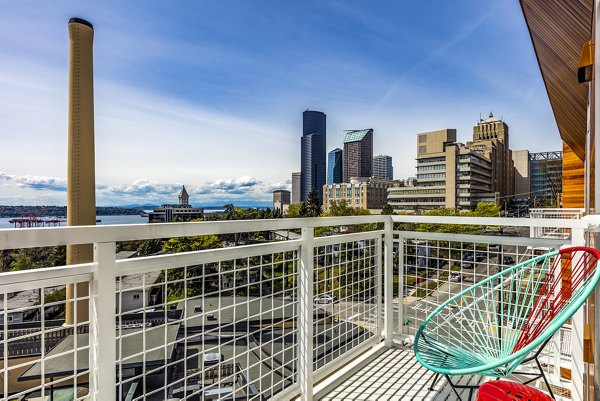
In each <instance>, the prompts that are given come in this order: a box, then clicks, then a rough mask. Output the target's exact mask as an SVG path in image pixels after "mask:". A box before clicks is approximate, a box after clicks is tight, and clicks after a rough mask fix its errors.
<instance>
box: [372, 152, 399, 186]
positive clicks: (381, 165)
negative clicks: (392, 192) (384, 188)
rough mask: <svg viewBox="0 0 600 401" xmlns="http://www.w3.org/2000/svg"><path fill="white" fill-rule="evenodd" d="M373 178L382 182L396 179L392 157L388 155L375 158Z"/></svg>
mask: <svg viewBox="0 0 600 401" xmlns="http://www.w3.org/2000/svg"><path fill="white" fill-rule="evenodd" d="M373 177H374V178H379V179H382V180H393V179H394V166H393V165H392V157H391V156H386V155H377V156H375V157H373Z"/></svg>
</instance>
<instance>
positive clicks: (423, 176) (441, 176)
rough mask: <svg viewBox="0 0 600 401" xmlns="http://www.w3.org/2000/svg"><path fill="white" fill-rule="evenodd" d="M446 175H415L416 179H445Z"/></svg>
mask: <svg viewBox="0 0 600 401" xmlns="http://www.w3.org/2000/svg"><path fill="white" fill-rule="evenodd" d="M445 177H446V173H428V174H419V173H417V178H419V179H421V178H445Z"/></svg>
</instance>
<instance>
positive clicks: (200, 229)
mask: <svg viewBox="0 0 600 401" xmlns="http://www.w3.org/2000/svg"><path fill="white" fill-rule="evenodd" d="M390 217H391V219H392V221H393V222H395V223H429V224H457V225H487V226H511V227H555V228H587V227H588V223H587V222H586V221H585V220H584V219H531V218H505V217H462V216H461V217H458V216H410V215H392V216H388V215H367V216H344V217H313V218H295V219H266V220H226V221H222V220H221V221H202V222H186V223H156V224H121V225H106V226H68V227H42V228H6V229H0V249H20V248H34V247H44V246H59V245H77V244H91V243H102V242H114V241H131V240H143V239H157V238H173V237H185V236H193V235H208V234H233V233H239V232H257V231H275V230H286V229H287V230H291V229H301V228H316V227H327V226H342V225H357V224H372V223H385V222H387V221H390Z"/></svg>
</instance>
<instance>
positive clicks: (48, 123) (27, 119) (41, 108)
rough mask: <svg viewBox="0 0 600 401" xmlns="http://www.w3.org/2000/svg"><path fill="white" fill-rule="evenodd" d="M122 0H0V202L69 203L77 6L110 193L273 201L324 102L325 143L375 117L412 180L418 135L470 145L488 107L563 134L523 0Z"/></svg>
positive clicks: (534, 140)
mask: <svg viewBox="0 0 600 401" xmlns="http://www.w3.org/2000/svg"><path fill="white" fill-rule="evenodd" d="M108 4H109V6H106V5H97V4H78V3H73V2H58V3H56V4H55V3H53V4H43V3H42V4H39V6H38V7H35V8H33V7H27V6H22V5H14V4H13V5H10V6H9V5H3V6H0V11H2V12H1V13H0V21H1V22H2V23H0V32H1V33H2V35H0V37H1V38H0V55H1V57H0V76H2V78H1V79H0V94H1V95H0V102H2V104H3V107H2V108H0V139H1V140H2V143H3V150H4V152H3V155H2V158H0V204H65V203H66V194H65V189H66V157H65V156H66V141H67V135H66V132H67V129H66V121H67V119H66V110H67V107H66V104H67V85H66V82H67V80H66V78H67V68H66V65H67V52H68V35H67V30H66V22H67V21H68V18H69V17H71V16H73V15H78V16H81V17H83V18H87V19H89V20H90V21H91V22H92V23H93V24H94V26H95V28H96V37H95V44H94V46H95V54H94V57H95V60H94V62H95V90H96V93H95V103H96V151H97V161H96V181H97V183H98V185H97V200H98V202H97V203H98V205H109V204H110V205H122V204H130V203H144V202H146V201H149V202H154V201H160V200H163V199H170V198H171V197H172V196H173V194H176V193H177V192H178V190H179V188H180V186H181V185H182V184H185V185H186V187H187V188H189V190H190V192H191V195H192V196H193V197H194V198H195V199H197V200H198V201H197V203H198V204H203V203H219V202H220V203H225V202H233V203H242V202H254V201H256V202H264V203H267V204H268V202H269V200H270V197H271V192H272V190H274V189H282V188H284V189H290V184H291V182H290V181H291V180H290V173H291V172H292V171H298V170H299V169H300V151H299V141H298V137H299V136H300V135H301V133H302V123H301V116H300V114H301V111H302V110H304V109H306V108H310V109H313V110H321V111H323V112H324V113H326V114H327V115H328V117H329V118H328V120H329V121H328V125H329V126H328V131H329V132H328V138H327V149H332V148H334V147H336V145H337V144H339V143H341V141H342V138H343V135H344V132H343V130H344V129H348V128H352V127H357V126H358V127H360V126H369V127H370V126H372V127H373V128H374V129H375V131H376V132H377V133H378V136H377V141H376V144H375V148H374V153H376V154H377V153H381V152H385V153H386V154H389V155H390V156H392V157H393V158H394V159H395V160H396V161H397V162H396V166H395V168H396V171H397V174H396V176H397V177H398V178H405V177H408V176H412V175H414V155H412V154H411V153H412V151H411V149H414V140H415V139H414V138H415V134H416V133H417V132H423V131H428V130H434V129H444V128H457V130H458V138H457V139H458V140H459V141H462V142H465V141H466V140H467V138H469V136H470V130H471V127H472V125H473V123H475V122H476V121H477V119H478V116H479V113H482V114H483V115H486V114H487V113H489V111H490V109H491V110H493V111H494V113H495V114H497V115H499V116H502V117H504V119H505V120H506V121H507V123H508V124H509V125H510V126H511V132H512V133H513V136H512V139H513V140H512V143H513V145H512V147H513V148H514V149H528V150H530V151H532V152H539V151H551V150H558V149H560V139H559V136H558V133H557V130H556V127H555V125H554V120H553V118H552V113H551V110H550V106H549V104H548V101H547V98H546V93H545V90H544V86H543V82H542V80H541V78H540V76H539V69H538V67H537V64H536V61H535V55H534V53H533V49H532V47H531V44H530V42H529V40H527V38H528V33H527V30H526V27H525V23H524V21H523V18H522V15H521V12H520V9H519V6H518V4H512V3H509V2H506V4H496V3H494V4H492V5H489V4H480V3H479V2H462V3H460V4H439V5H438V7H436V8H435V9H434V11H433V12H432V11H431V7H429V6H428V5H426V4H409V5H397V4H393V3H381V4H377V5H368V6H366V5H365V6H360V5H356V4H346V3H341V2H340V3H332V4H319V3H317V2H307V3H306V4H302V5H294V6H291V5H287V4H278V3H270V6H269V7H266V6H265V7H263V8H261V7H254V6H252V5H250V4H248V5H246V4H243V3H236V7H231V6H230V5H227V4H224V5H221V4H203V5H197V4H189V5H186V6H185V7H184V6H180V7H177V6H175V7H170V8H166V7H164V8H163V7H160V6H159V5H151V6H148V7H144V8H141V7H139V6H137V7H136V6H135V5H129V4H119V3H117V2H111V3H108ZM265 10H267V11H268V12H267V13H265ZM263 14H265V15H263ZM134 16H135V18H134ZM198 16H202V24H198V18H200V17H198ZM425 22H427V23H425ZM357 24H358V25H359V26H360V27H361V29H356V26H357ZM234 27H235V28H234ZM17 30H18V32H19V35H14V32H16V31H17ZM408 39H410V40H408ZM482 53H485V55H486V56H485V57H481V54H482ZM357 94H360V96H357ZM524 134H527V138H523V136H524ZM541 138H543V140H541ZM267 157H268V158H269V160H270V162H271V163H268V164H267V163H264V159H266V158H267ZM273 165H277V166H278V167H277V168H276V169H273V168H272V167H271V166H273Z"/></svg>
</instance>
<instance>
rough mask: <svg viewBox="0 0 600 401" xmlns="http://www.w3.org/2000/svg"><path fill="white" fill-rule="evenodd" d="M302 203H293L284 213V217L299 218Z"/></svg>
mask: <svg viewBox="0 0 600 401" xmlns="http://www.w3.org/2000/svg"><path fill="white" fill-rule="evenodd" d="M301 205H302V203H294V204H291V205H289V206H288V209H287V211H286V212H285V217H288V218H291V219H293V218H298V217H302V216H300V207H301Z"/></svg>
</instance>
